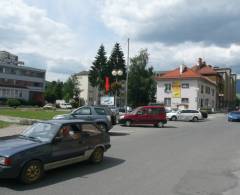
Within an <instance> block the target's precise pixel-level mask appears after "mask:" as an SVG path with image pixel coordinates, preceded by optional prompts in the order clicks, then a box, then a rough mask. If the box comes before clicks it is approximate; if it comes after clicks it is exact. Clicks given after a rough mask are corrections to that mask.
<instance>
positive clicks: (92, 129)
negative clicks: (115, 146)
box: [81, 123, 103, 151]
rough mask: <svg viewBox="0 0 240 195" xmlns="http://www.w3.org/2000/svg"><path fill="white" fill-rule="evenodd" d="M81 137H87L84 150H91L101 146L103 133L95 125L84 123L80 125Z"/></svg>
mask: <svg viewBox="0 0 240 195" xmlns="http://www.w3.org/2000/svg"><path fill="white" fill-rule="evenodd" d="M81 132H82V137H83V138H84V136H86V135H87V139H85V141H83V142H84V144H85V145H86V150H87V151H89V150H93V149H94V148H95V146H97V145H99V144H102V138H103V133H102V132H101V130H99V129H98V128H97V127H96V126H95V125H93V124H89V123H84V124H81Z"/></svg>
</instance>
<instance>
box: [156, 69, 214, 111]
mask: <svg viewBox="0 0 240 195" xmlns="http://www.w3.org/2000/svg"><path fill="white" fill-rule="evenodd" d="M156 80H157V95H156V98H157V102H159V103H164V104H165V106H166V107H168V108H175V109H216V91H217V86H216V83H215V82H213V81H212V80H210V79H208V78H207V77H204V76H202V75H201V74H199V73H197V72H195V71H193V70H191V69H190V68H188V67H186V66H183V65H181V66H180V67H179V68H177V69H175V70H172V71H168V72H166V73H165V74H164V75H161V76H158V77H156Z"/></svg>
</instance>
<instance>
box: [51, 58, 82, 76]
mask: <svg viewBox="0 0 240 195" xmlns="http://www.w3.org/2000/svg"><path fill="white" fill-rule="evenodd" d="M82 70H85V67H84V66H83V65H82V64H81V63H80V62H79V61H76V60H72V59H57V60H53V61H52V62H51V65H50V66H49V68H48V71H50V72H54V73H60V74H69V75H71V74H75V73H78V72H80V71H82Z"/></svg>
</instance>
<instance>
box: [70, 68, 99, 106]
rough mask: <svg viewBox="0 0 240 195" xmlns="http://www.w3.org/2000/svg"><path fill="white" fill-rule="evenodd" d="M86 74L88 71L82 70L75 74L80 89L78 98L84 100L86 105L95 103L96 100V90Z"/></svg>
mask: <svg viewBox="0 0 240 195" xmlns="http://www.w3.org/2000/svg"><path fill="white" fill-rule="evenodd" d="M88 74H89V72H88V71H82V72H80V73H78V74H76V75H75V76H76V78H77V82H78V87H79V89H80V98H82V99H83V100H84V102H85V104H86V105H95V104H97V101H98V90H97V88H96V87H92V86H91V84H90V82H89V77H88Z"/></svg>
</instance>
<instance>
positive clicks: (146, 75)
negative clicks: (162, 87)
mask: <svg viewBox="0 0 240 195" xmlns="http://www.w3.org/2000/svg"><path fill="white" fill-rule="evenodd" d="M148 59H149V54H148V52H147V49H144V50H141V51H140V52H139V55H137V56H135V57H133V58H132V59H131V62H130V67H129V78H128V102H129V103H130V104H131V105H133V106H141V105H147V104H148V103H149V102H152V101H155V94H156V81H155V79H154V73H153V67H150V68H148V67H147V64H148Z"/></svg>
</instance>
